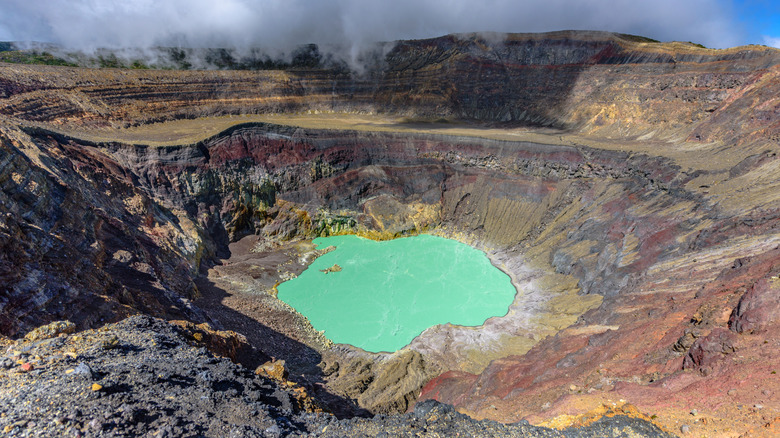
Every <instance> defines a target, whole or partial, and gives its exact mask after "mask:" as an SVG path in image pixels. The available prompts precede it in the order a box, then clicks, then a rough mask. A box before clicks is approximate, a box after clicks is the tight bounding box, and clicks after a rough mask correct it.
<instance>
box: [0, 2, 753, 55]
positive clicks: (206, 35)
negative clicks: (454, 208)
mask: <svg viewBox="0 0 780 438" xmlns="http://www.w3.org/2000/svg"><path fill="white" fill-rule="evenodd" d="M730 4H731V3H730V2H729V1H728V0H657V1H652V2H649V1H639V2H638V1H636V0H525V1H518V0H482V1H475V0H394V1H392V2H390V1H378V0H377V1H374V0H332V1H331V0H219V1H214V0H68V1H61V0H34V1H31V0H3V5H2V7H1V9H2V11H0V40H5V41H8V40H13V41H40V42H52V43H56V44H60V45H62V46H64V47H67V48H69V49H78V50H84V51H90V50H94V49H97V48H109V49H121V48H129V47H132V48H146V47H154V46H166V47H192V48H206V47H212V48H213V47H223V48H232V49H242V48H245V49H246V48H250V47H254V48H261V49H264V50H268V51H269V52H273V51H277V52H279V51H286V50H290V49H291V48H293V47H294V46H297V45H300V44H306V43H317V44H323V43H324V44H332V45H338V46H341V47H343V48H345V50H346V52H347V53H346V54H345V56H348V57H351V58H352V59H354V58H355V57H356V56H357V54H358V53H359V52H360V50H361V48H362V47H364V46H365V45H366V44H368V43H372V42H377V41H394V40H398V39H415V38H428V37H433V36H440V35H444V34H448V33H460V32H480V31H493V32H543V31H551V30H563V29H582V30H608V31H615V32H622V33H630V34H636V35H642V36H647V37H650V38H654V39H658V40H661V41H670V40H677V41H693V42H697V43H701V44H704V45H706V46H708V47H730V46H734V45H737V44H738V43H739V42H740V37H741V34H742V33H743V32H741V31H740V29H739V28H738V26H737V25H735V23H734V20H733V19H731V18H730V17H731V14H730V10H729V5H730Z"/></svg>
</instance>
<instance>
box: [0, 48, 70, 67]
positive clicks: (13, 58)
mask: <svg viewBox="0 0 780 438" xmlns="http://www.w3.org/2000/svg"><path fill="white" fill-rule="evenodd" d="M3 44H8V43H3ZM0 62H10V63H14V64H44V65H63V66H69V67H76V66H77V65H76V64H74V63H72V62H68V61H66V60H64V59H62V58H58V57H56V56H54V55H52V54H51V53H49V52H39V51H37V50H32V51H27V50H0Z"/></svg>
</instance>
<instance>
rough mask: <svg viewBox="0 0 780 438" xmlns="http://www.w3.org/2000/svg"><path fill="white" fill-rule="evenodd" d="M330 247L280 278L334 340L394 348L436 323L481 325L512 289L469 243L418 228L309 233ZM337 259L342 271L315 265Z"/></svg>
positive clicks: (291, 300)
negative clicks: (393, 233) (375, 235)
mask: <svg viewBox="0 0 780 438" xmlns="http://www.w3.org/2000/svg"><path fill="white" fill-rule="evenodd" d="M314 243H315V244H317V246H318V247H319V248H325V247H327V246H330V245H333V246H335V247H336V250H335V251H332V252H329V253H327V254H324V255H322V256H320V257H319V258H317V259H316V260H315V261H314V263H312V264H311V265H310V266H309V268H308V269H306V271H304V272H303V273H302V274H301V275H300V276H298V277H297V278H295V279H293V280H290V281H287V282H285V283H282V284H280V285H279V287H278V290H279V299H280V300H282V301H284V302H286V303H288V304H289V305H291V306H292V307H294V308H295V309H296V310H297V311H298V312H300V313H301V314H303V315H305V316H306V317H307V318H309V321H311V323H312V325H313V326H314V328H315V329H317V330H324V331H325V336H327V337H328V338H329V339H331V340H332V341H333V342H336V343H344V344H351V345H355V346H357V347H360V348H363V349H364V350H367V351H373V352H378V351H395V350H398V349H399V348H402V347H404V346H405V345H407V344H409V342H411V341H412V339H414V337H415V336H417V335H419V334H420V333H421V332H422V331H423V330H425V329H426V328H428V327H431V326H433V325H436V324H444V323H448V322H449V323H452V324H458V325H465V326H475V325H481V324H482V323H484V322H485V320H486V319H487V318H489V317H491V316H503V315H505V314H506V312H507V309H508V308H509V305H510V304H511V303H512V300H513V299H514V295H515V289H514V287H513V286H512V283H511V281H510V279H509V277H508V276H507V275H506V274H504V273H503V272H501V271H500V270H498V269H497V268H496V267H494V266H493V265H492V264H491V263H490V260H488V258H487V256H486V255H485V254H484V253H482V252H481V251H478V250H476V249H474V248H471V247H470V246H468V245H464V244H462V243H460V242H456V241H454V240H450V239H444V238H441V237H436V236H429V235H421V236H414V237H406V238H403V239H395V240H389V241H384V242H377V241H373V240H369V239H363V238H360V237H356V236H337V237H324V238H317V239H315V240H314ZM336 264H338V265H339V266H340V267H341V271H338V272H329V273H325V272H321V270H324V269H327V268H330V267H333V266H334V265H336Z"/></svg>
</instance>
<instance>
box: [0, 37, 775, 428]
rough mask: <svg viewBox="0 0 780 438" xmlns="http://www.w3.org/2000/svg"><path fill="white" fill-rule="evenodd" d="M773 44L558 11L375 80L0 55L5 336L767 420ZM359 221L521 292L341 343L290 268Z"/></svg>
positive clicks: (411, 391) (394, 407)
mask: <svg viewBox="0 0 780 438" xmlns="http://www.w3.org/2000/svg"><path fill="white" fill-rule="evenodd" d="M778 63H780V53H779V52H777V51H776V50H773V49H768V48H765V47H743V48H736V49H729V50H708V49H703V48H699V47H695V46H693V45H689V44H683V43H666V44H661V43H651V42H647V41H645V40H643V39H640V38H635V37H628V36H622V35H613V34H606V33H574V32H561V33H553V34H541V35H510V36H508V37H507V38H506V39H505V40H504V41H502V42H498V41H496V40H494V39H489V40H487V39H484V38H481V37H480V36H479V35H459V36H448V37H442V38H438V39H432V40H424V41H410V42H400V43H398V44H397V45H396V46H395V48H394V49H393V50H392V51H391V52H390V53H389V54H388V55H387V57H386V59H385V64H384V65H382V66H381V68H380V67H375V68H373V69H372V70H369V71H368V72H366V73H365V74H363V75H354V74H348V73H345V72H343V71H338V72H336V71H333V72H330V71H328V70H326V69H316V68H311V69H298V70H294V71H283V72H282V71H278V72H276V71H274V72H268V71H264V72H230V71H204V72H187V71H143V70H133V71H125V70H109V69H106V70H90V69H78V68H68V67H43V66H17V65H10V64H2V65H0V104H2V106H0V114H1V115H2V119H0V120H2V124H0V144H1V145H2V148H1V149H0V163H2V165H0V186H2V191H0V212H2V215H0V220H1V221H2V222H0V247H2V255H0V257H2V258H0V278H2V286H0V291H2V295H0V306H2V307H0V309H2V311H1V312H0V330H2V334H4V335H5V336H9V337H12V338H18V337H20V336H23V335H24V334H25V333H26V332H28V331H29V330H32V329H33V328H35V327H37V326H39V325H41V324H44V323H48V322H51V321H55V320H70V321H72V322H73V323H74V324H75V325H76V327H78V329H87V328H99V327H101V326H103V325H104V324H106V323H108V322H115V321H119V320H121V319H122V318H124V317H126V316H128V315H133V314H138V313H141V314H146V315H151V316H156V317H160V318H165V319H179V320H189V321H191V322H193V323H204V322H209V323H210V324H211V325H212V326H213V327H215V328H216V329H229V330H232V331H234V332H237V333H240V334H241V335H243V336H245V337H246V344H247V345H245V346H244V347H242V349H241V351H240V352H236V353H234V354H233V358H234V359H235V360H236V361H239V362H240V363H243V364H244V365H246V366H250V367H256V366H257V365H260V364H262V363H264V362H266V361H269V360H271V359H272V358H273V359H276V360H284V361H285V366H286V369H287V370H288V371H289V373H290V374H289V377H288V378H289V380H290V381H293V382H296V384H298V385H301V387H305V388H307V390H308V393H309V394H311V396H312V397H314V398H315V399H317V400H319V402H320V403H321V404H322V406H324V408H325V409H327V410H330V411H332V412H334V413H336V414H337V415H338V416H340V417H350V416H354V415H368V414H376V413H381V414H393V413H400V412H405V411H407V410H412V409H414V404H415V402H417V405H418V406H421V404H420V402H419V400H425V399H436V400H438V401H440V402H444V403H447V404H449V405H452V406H454V408H455V409H457V410H458V411H459V412H462V413H465V414H468V415H470V416H472V417H474V418H477V419H482V418H487V419H491V420H497V421H501V422H507V423H511V422H517V421H520V420H523V419H527V420H530V421H531V422H532V423H534V424H537V423H542V422H545V421H547V422H548V423H546V424H549V425H561V424H578V423H577V421H582V417H576V416H575V415H576V414H582V413H584V412H588V411H591V412H595V411H598V409H601V408H600V406H601V405H602V404H607V405H611V403H613V402H614V403H622V402H620V401H621V400H623V402H625V401H627V402H629V403H631V404H633V405H635V406H636V407H637V408H638V410H639V411H641V412H643V413H645V414H647V415H648V417H647V418H648V419H651V418H652V419H653V420H654V421H656V422H657V423H658V424H660V425H661V426H662V427H665V428H666V430H668V431H672V432H674V433H679V432H680V431H681V430H683V429H684V430H687V431H692V432H694V433H696V434H708V435H716V436H739V435H740V434H743V433H748V434H751V436H760V435H761V434H765V435H767V436H771V435H772V434H773V433H776V431H777V427H780V426H779V425H778V418H780V402H778V400H779V399H778V398H777V397H778V393H780V385H778V383H777V379H773V378H772V376H773V375H774V374H775V372H776V371H777V370H775V369H774V368H773V367H774V366H775V365H774V364H776V363H778V362H780V358H778V351H780V349H778V347H780V340H779V339H778V338H777V337H776V336H775V333H777V328H778V327H777V324H778V319H777V317H778V314H780V310H778V309H779V308H780V307H778V306H780V304H778V302H780V300H778V291H779V290H780V286H778V285H777V284H776V283H777V277H778V275H780V264H778V260H780V258H778V256H777V255H778V247H779V246H778V245H779V244H780V235H778V234H777V231H776V225H777V224H778V218H779V217H780V216H778V212H780V208H779V207H780V203H778V197H780V190H778V188H779V187H778V181H779V180H778V175H780V172H779V171H778V169H777V165H778V164H777V163H778V160H777V149H778V143H777V140H778V138H780V137H778V134H779V132H778V131H779V130H780V123H778V121H779V120H780V119H778V112H779V111H780V110H779V109H778V108H779V107H778V100H777V96H778V95H780V94H779V93H778V91H780V90H778V89H779V88H780V77H779V76H778V73H779V72H780V70H779V69H780V67H778ZM323 112H324V113H326V114H319V113H323ZM302 113H306V114H302ZM309 113H310V114H309ZM227 116H233V117H234V118H233V119H230V118H229V117H227ZM215 126H217V127H219V129H218V130H216V131H215V130H214V127H215ZM345 232H349V233H359V234H362V235H366V236H373V237H376V238H391V237H395V236H400V235H404V234H411V233H418V232H432V233H436V234H440V235H443V236H446V237H451V238H456V239H458V240H461V241H463V242H466V243H468V244H471V245H472V246H474V247H476V248H479V249H483V250H485V251H486V252H487V253H488V255H489V256H490V257H491V260H492V261H493V263H494V264H495V265H496V266H498V267H499V268H501V269H502V270H504V271H505V272H507V273H508V274H509V275H510V276H511V277H512V280H513V283H514V284H515V286H516V287H517V289H518V294H517V297H516V299H515V302H514V303H513V304H512V306H511V307H510V310H509V313H508V314H507V315H506V316H503V317H498V318H491V319H489V320H488V321H486V323H485V324H484V325H483V326H480V327H476V328H471V327H457V326H450V325H444V326H436V327H433V328H431V329H429V330H427V331H426V332H424V333H423V334H421V335H420V336H419V337H418V338H416V339H415V340H414V341H413V342H412V343H411V344H410V346H409V347H407V348H406V349H403V350H401V351H399V352H396V353H393V354H371V353H366V352H364V351H362V350H359V349H357V348H354V347H351V346H345V345H335V346H334V345H331V343H330V342H329V341H328V340H327V339H326V338H324V337H323V336H322V335H321V334H320V333H317V332H316V331H315V330H313V329H312V327H311V326H310V325H308V323H307V321H305V319H304V318H302V317H301V316H300V315H298V314H297V313H295V312H294V311H293V310H292V309H290V308H289V307H287V306H286V305H284V304H283V303H281V302H279V301H278V300H277V299H276V298H275V296H274V285H275V284H277V283H278V282H281V281H284V280H286V279H288V278H291V276H294V275H297V274H298V273H300V272H301V271H302V269H304V268H305V266H306V265H307V264H308V263H309V262H310V261H311V260H312V258H313V257H316V255H317V254H316V252H315V251H314V250H313V248H312V247H311V245H310V244H308V243H307V239H309V238H311V237H313V236H318V235H328V234H337V233H345ZM429 403H430V402H429ZM422 406H430V405H428V404H424V405H422ZM594 410H595V411H594ZM448 415H450V414H448ZM458 418H460V417H458ZM566 422H568V423H566ZM572 422H573V423H572ZM269 424H270V423H269ZM582 424H584V423H582ZM683 426H685V427H684V428H683V429H680V428H681V427H683ZM264 427H265V425H264ZM269 427H270V426H269ZM372 427H373V426H372ZM377 427H379V426H377ZM394 427H395V426H394ZM377 430H379V429H377ZM366 433H367V432H366ZM377 433H378V432H377Z"/></svg>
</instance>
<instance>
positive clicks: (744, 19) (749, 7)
mask: <svg viewBox="0 0 780 438" xmlns="http://www.w3.org/2000/svg"><path fill="white" fill-rule="evenodd" d="M733 8H734V16H735V17H736V21H737V22H738V23H739V24H740V25H742V26H743V27H744V32H745V43H754V44H766V45H771V46H775V47H780V1H778V0H737V1H735V2H734V5H733Z"/></svg>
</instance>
